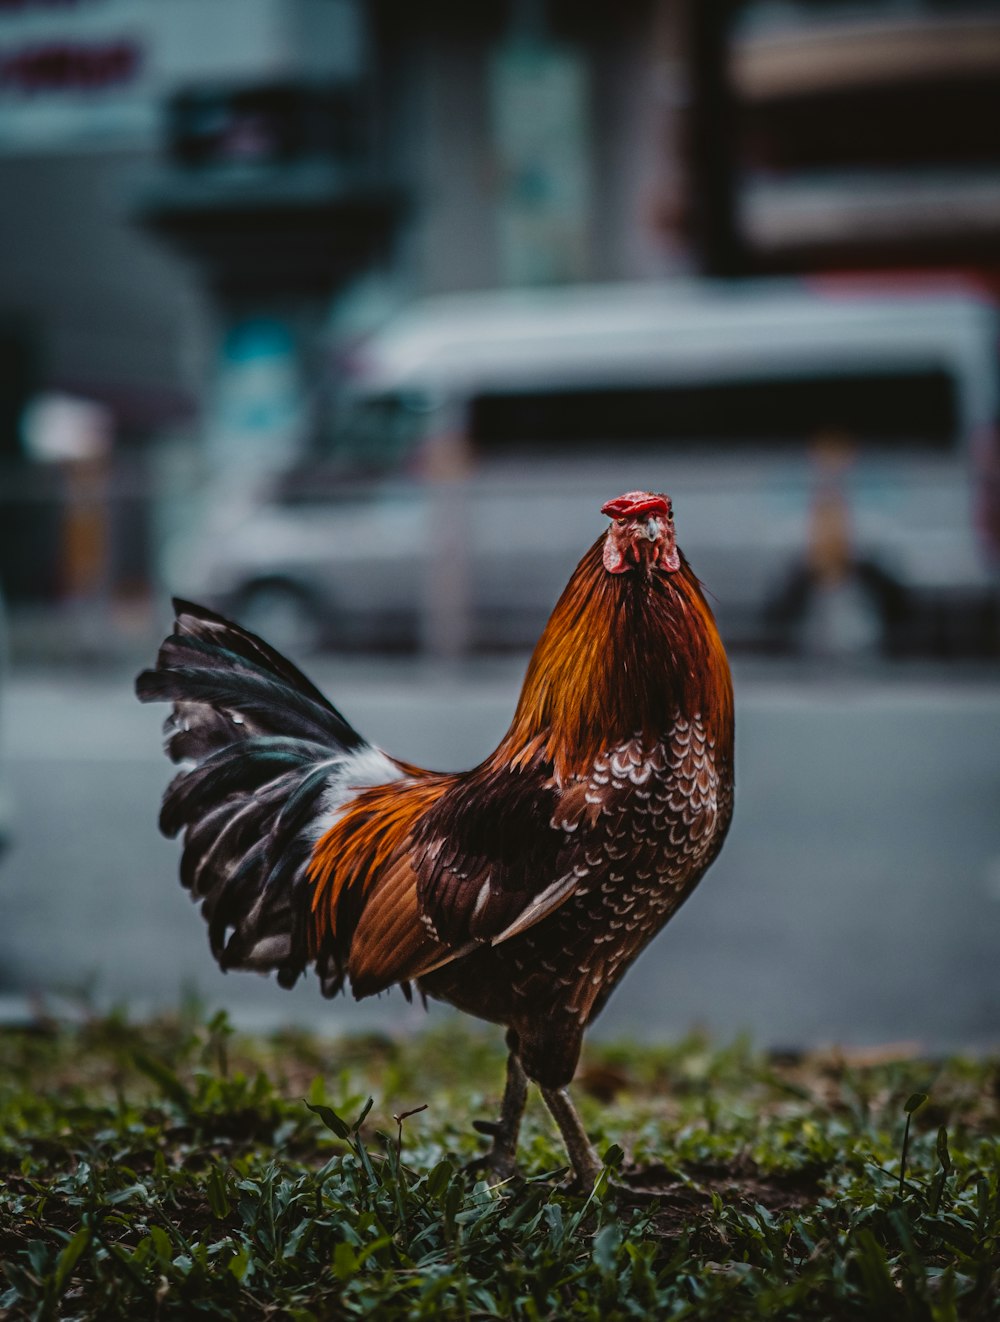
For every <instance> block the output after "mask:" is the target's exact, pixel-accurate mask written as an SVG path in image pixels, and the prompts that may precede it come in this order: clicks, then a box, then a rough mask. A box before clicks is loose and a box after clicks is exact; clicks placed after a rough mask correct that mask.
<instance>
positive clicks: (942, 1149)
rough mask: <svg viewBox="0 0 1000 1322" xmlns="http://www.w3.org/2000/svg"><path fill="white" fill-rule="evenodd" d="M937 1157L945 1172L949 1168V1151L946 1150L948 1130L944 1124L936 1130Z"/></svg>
mask: <svg viewBox="0 0 1000 1322" xmlns="http://www.w3.org/2000/svg"><path fill="white" fill-rule="evenodd" d="M935 1146H936V1148H937V1159H938V1161H939V1162H940V1163H941V1166H942V1169H943V1170H944V1171H945V1172H948V1171H950V1170H951V1153H950V1152H949V1151H948V1131H947V1129H945V1127H944V1125H942V1126H941V1128H940V1129H939V1130H938V1132H937V1144H936V1145H935Z"/></svg>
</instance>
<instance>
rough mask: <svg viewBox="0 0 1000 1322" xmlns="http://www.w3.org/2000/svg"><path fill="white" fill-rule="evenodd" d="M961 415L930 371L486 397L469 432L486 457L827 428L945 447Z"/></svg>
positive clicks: (796, 434) (944, 377) (756, 437)
mask: <svg viewBox="0 0 1000 1322" xmlns="http://www.w3.org/2000/svg"><path fill="white" fill-rule="evenodd" d="M958 420H959V419H958V400H957V395H956V389H955V382H954V380H953V378H952V377H951V376H950V375H949V374H948V373H947V372H945V371H943V370H941V369H932V370H927V371H917V372H912V371H911V372H900V373H886V372H880V373H878V374H867V373H865V374H863V373H857V374H847V375H833V374H830V375H825V376H813V377H802V378H788V377H782V378H780V379H775V380H753V381H727V382H717V383H713V384H710V385H678V386H641V387H627V386H615V387H613V388H600V389H589V388H588V389H580V388H574V389H570V390H533V391H513V392H503V393H500V392H498V393H494V394H482V395H479V396H478V397H477V398H475V399H474V400H473V401H472V405H471V416H470V423H469V430H470V435H471V439H472V440H473V441H474V442H475V443H477V449H479V450H480V451H481V452H487V453H489V452H493V451H497V450H501V449H503V448H506V447H508V446H517V445H518V444H520V443H530V444H533V445H534V444H550V445H580V444H584V445H586V444H588V443H589V444H597V443H606V442H608V441H622V442H627V443H640V444H641V443H650V444H653V443H655V444H657V445H662V444H664V443H670V442H675V443H683V442H685V441H692V440H720V441H724V442H735V443H737V444H738V443H740V442H748V443H752V442H758V441H762V440H767V441H771V442H774V441H777V442H786V443H800V442H801V441H802V440H803V439H805V438H807V437H811V436H814V435H815V434H816V433H817V432H819V431H825V430H830V429H835V430H838V431H845V432H847V433H849V434H850V435H852V436H854V437H856V438H857V439H858V440H859V441H862V442H865V441H868V442H872V443H875V444H894V443H895V444H906V445H908V446H910V445H914V444H915V445H919V446H924V447H929V448H937V449H947V448H949V447H950V446H951V445H952V443H953V442H954V440H955V438H956V437H957V435H958Z"/></svg>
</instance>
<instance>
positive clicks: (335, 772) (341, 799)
mask: <svg viewBox="0 0 1000 1322" xmlns="http://www.w3.org/2000/svg"><path fill="white" fill-rule="evenodd" d="M329 768H330V776H329V780H328V781H327V787H326V789H325V790H324V792H323V799H322V803H321V806H320V809H319V812H317V814H316V816H315V817H314V818H313V820H312V821H311V822H310V823H309V826H308V828H307V829H308V836H309V838H311V839H312V840H314V841H317V840H319V839H320V838H321V837H322V836H324V835H326V833H327V831H329V830H330V828H331V827H332V826H335V825H336V824H337V822H338V821H339V820H340V818H341V817H342V816H343V813H344V809H345V808H346V807H347V805H348V804H349V803H350V802H351V800H352V799H353V798H354V796H355V794H356V793H357V791H358V790H365V789H371V788H372V787H373V786H374V785H388V784H389V783H390V782H391V781H394V780H404V779H405V773H404V772H403V771H402V770H401V769H400V767H398V766H397V765H396V763H395V762H393V760H392V758H391V757H389V756H388V755H387V754H386V753H383V752H382V750H381V748H375V747H374V746H373V745H372V744H363V745H362V746H361V747H360V748H356V749H354V751H353V752H351V753H347V754H345V755H344V756H343V757H339V758H332V759H331V760H330V762H329Z"/></svg>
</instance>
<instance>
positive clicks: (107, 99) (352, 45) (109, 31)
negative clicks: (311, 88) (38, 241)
mask: <svg viewBox="0 0 1000 1322" xmlns="http://www.w3.org/2000/svg"><path fill="white" fill-rule="evenodd" d="M363 60H364V49H363V25H362V16H361V10H360V6H359V3H358V0H17V3H16V4H11V3H7V4H0V151H33V150H39V149H41V150H47V149H60V148H64V147H67V146H86V145H93V146H99V147H106V146H117V145H130V146H132V145H152V144H153V143H155V142H156V141H157V138H158V134H159V131H160V127H161V122H162V109H161V106H162V101H163V99H164V98H165V97H166V96H168V95H169V94H170V93H171V92H173V91H175V90H178V89H179V88H182V87H186V86H190V85H192V84H198V83H213V82H214V83H219V84H223V85H225V84H237V85H239V84H248V83H262V82H268V81H273V80H275V79H296V80H302V81H319V80H323V79H333V78H348V77H351V76H354V75H356V74H357V73H359V72H360V70H361V68H362V64H363Z"/></svg>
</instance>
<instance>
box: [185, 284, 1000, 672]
mask: <svg viewBox="0 0 1000 1322" xmlns="http://www.w3.org/2000/svg"><path fill="white" fill-rule="evenodd" d="M998 343H1000V325H998V318H997V312H996V309H995V308H994V307H993V306H992V305H991V304H990V303H989V302H988V301H987V300H986V299H984V298H981V297H979V296H977V295H976V294H975V293H972V292H969V291H964V290H961V289H947V288H944V289H939V290H936V291H926V290H924V291H913V292H911V293H901V292H892V291H890V292H884V293H883V292H871V291H866V290H865V289H864V288H862V287H858V286H853V285H849V284H848V285H837V284H836V283H833V282H826V283H823V284H817V285H809V284H804V283H801V282H790V281H762V282H756V281H755V282H747V283H743V284H737V285H729V284H720V285H715V284H706V283H705V282H701V281H698V282H683V283H671V284H664V285H643V286H597V287H587V288H583V287H575V288H565V289H559V290H545V291H506V292H497V293H488V294H467V295H460V296H453V297H447V298H437V299H433V300H428V301H425V302H423V303H419V304H415V305H414V306H412V307H411V308H410V309H409V310H408V311H406V312H404V313H403V314H401V315H400V316H399V317H398V318H397V319H396V320H395V321H393V322H392V323H391V324H390V325H389V326H387V327H386V328H385V329H384V330H383V331H382V332H381V333H380V334H377V335H375V336H373V337H371V338H370V339H369V340H368V341H367V342H365V343H364V344H363V345H362V346H361V347H360V348H359V350H358V351H357V352H356V353H355V354H354V355H353V357H352V359H351V361H350V363H349V364H348V375H347V385H346V390H345V391H344V406H343V409H342V411H341V415H340V419H339V425H338V427H337V429H336V431H335V435H334V437H333V440H332V443H331V444H330V445H329V446H328V447H327V449H326V451H325V453H324V454H322V455H318V456H316V457H315V458H312V459H310V460H309V462H308V463H307V464H305V465H303V466H302V467H301V468H300V469H297V470H296V471H295V472H292V473H289V474H286V475H285V476H284V477H283V478H282V479H281V480H280V481H279V482H278V483H277V484H276V485H275V487H274V488H273V489H272V490H271V491H270V492H269V493H268V495H267V497H266V499H264V500H263V501H262V502H261V503H260V504H259V505H258V506H257V507H256V508H255V509H254V510H253V511H252V512H250V514H248V516H247V517H246V518H245V520H244V521H243V522H242V523H241V524H240V525H239V526H233V527H230V528H229V529H228V530H227V534H226V536H225V538H220V539H217V542H218V544H217V545H216V546H215V547H214V549H213V548H202V549H201V550H200V551H199V557H198V565H199V567H198V576H200V579H201V581H200V582H199V583H192V584H191V585H190V588H189V589H188V590H191V591H195V590H197V591H202V592H205V593H207V594H208V595H210V596H212V597H213V598H214V599H215V600H217V601H218V602H219V603H220V604H221V605H223V606H224V607H228V608H229V609H234V610H236V611H237V613H242V614H243V615H244V616H246V617H247V618H248V619H251V621H252V624H254V625H259V626H260V627H261V628H262V629H266V628H267V627H268V625H269V624H270V625H271V626H272V627H274V625H275V624H276V623H277V624H278V625H279V626H281V625H282V624H283V625H284V626H285V627H286V629H291V630H292V632H293V634H294V632H295V629H296V628H298V629H299V633H300V641H304V640H305V639H304V636H302V631H303V630H306V631H308V632H309V633H310V634H311V635H312V639H311V640H312V641H315V640H316V634H317V630H318V629H320V628H321V629H322V632H323V633H324V634H325V635H326V636H327V637H330V636H331V635H333V636H335V637H342V636H344V631H348V632H350V631H351V630H352V629H355V628H358V627H360V628H361V629H362V632H364V630H365V627H366V626H367V628H368V630H369V631H370V632H371V633H372V634H373V635H375V636H377V635H379V634H380V633H382V634H383V635H384V636H385V637H387V638H389V639H390V640H393V641H404V640H406V639H407V638H411V639H412V637H413V636H415V635H419V636H420V637H422V639H423V641H424V642H425V643H426V644H427V645H429V646H431V647H436V648H438V649H439V650H445V651H448V650H456V649H458V648H460V647H463V646H466V645H476V644H488V645H496V644H498V643H501V644H502V643H506V644H512V645H525V644H527V643H530V642H531V641H532V640H533V638H534V636H535V635H536V634H537V631H538V629H539V628H540V627H541V624H543V623H544V620H545V618H546V616H547V613H548V611H549V610H550V609H551V606H552V604H553V602H554V601H555V598H556V595H557V594H558V591H559V590H560V589H561V587H562V586H563V584H564V583H565V581H566V578H567V577H568V575H569V573H570V572H571V570H572V567H573V564H574V563H575V560H576V558H577V557H578V556H579V554H580V553H581V552H582V550H583V549H584V548H585V547H586V546H587V545H588V544H589V542H590V540H592V538H593V536H594V535H595V532H596V531H597V530H598V529H599V527H600V522H601V521H600V516H599V514H598V512H597V511H598V508H599V506H600V504H601V503H602V501H604V500H606V499H607V498H608V497H609V495H614V494H617V493H618V492H619V491H621V490H626V489H629V488H633V487H643V488H649V489H655V490H664V491H667V492H669V493H670V495H671V496H672V497H673V499H674V504H675V508H676V511H677V524H678V538H679V541H680V543H681V545H682V546H683V547H684V550H685V552H686V554H687V555H688V558H689V559H690V561H691V563H692V565H693V566H694V567H695V570H696V572H697V573H698V574H699V576H700V577H701V578H702V579H703V580H704V582H705V583H706V584H707V585H708V587H709V589H710V591H711V594H712V597H713V602H714V606H715V609H716V613H717V616H718V618H719V622H720V626H721V627H722V629H723V632H724V634H726V636H727V637H728V638H729V640H730V641H733V642H746V643H750V644H760V643H764V644H769V645H779V646H781V645H783V646H789V645H796V644H798V643H801V642H802V640H803V639H807V638H809V637H810V633H809V628H808V617H809V615H810V612H811V611H813V610H814V609H815V608H816V605H817V602H819V601H821V600H823V592H822V591H820V589H821V588H830V587H831V585H835V584H836V583H837V581H838V579H839V580H840V582H841V586H842V587H843V586H845V585H846V586H847V587H848V588H849V591H850V593H851V594H853V603H854V604H853V611H854V616H855V618H854V623H853V626H851V627H848V628H846V633H844V629H845V627H846V626H844V624H843V622H842V623H841V625H839V626H836V625H835V627H840V628H841V632H842V634H843V639H842V641H845V646H846V647H847V649H848V650H850V647H852V646H855V645H857V646H861V645H864V646H868V645H878V646H880V647H890V648H892V647H903V648H905V647H907V646H910V645H913V644H916V645H920V644H921V642H923V643H927V644H929V645H931V646H934V647H938V650H941V648H942V647H943V649H944V650H949V648H951V647H953V646H955V645H958V644H961V642H962V630H965V631H966V632H968V630H969V629H970V628H971V629H973V631H975V630H979V631H980V632H982V631H983V630H985V632H986V633H987V634H989V635H990V637H992V633H991V631H992V630H994V629H995V604H996V597H995V578H994V577H993V576H992V575H991V570H990V564H991V561H993V562H995V557H996V554H997V549H998V542H1000V517H998V510H997V506H998V491H1000V486H998V483H997V476H996V475H997V473H998V471H1000V440H998V429H997V423H998V418H1000V366H998V356H997V346H998ZM349 479H350V480H349ZM182 586H184V587H186V588H187V587H188V585H186V584H185V585H182ZM841 605H843V601H841ZM991 612H992V613H991ZM970 613H971V618H972V620H973V623H972V624H970V623H969V618H970ZM849 614H850V612H848V616H843V611H842V612H841V615H842V616H843V618H844V619H847V618H848V617H849ZM952 617H954V618H952ZM852 628H853V634H852ZM935 629H936V630H937V631H938V633H939V634H941V637H940V638H938V639H937V642H935V639H934V637H931V636H930V634H928V630H931V633H933V631H934V630H935ZM942 630H943V631H944V632H943V633H942ZM956 631H957V632H956ZM946 635H947V636H946ZM849 636H850V637H853V639H854V642H851V641H850V637H849ZM966 641H968V640H967V639H966ZM980 641H984V642H985V643H987V644H988V643H989V638H985V639H984V640H980ZM994 641H995V640H994ZM939 644H940V646H938V645H939Z"/></svg>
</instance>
